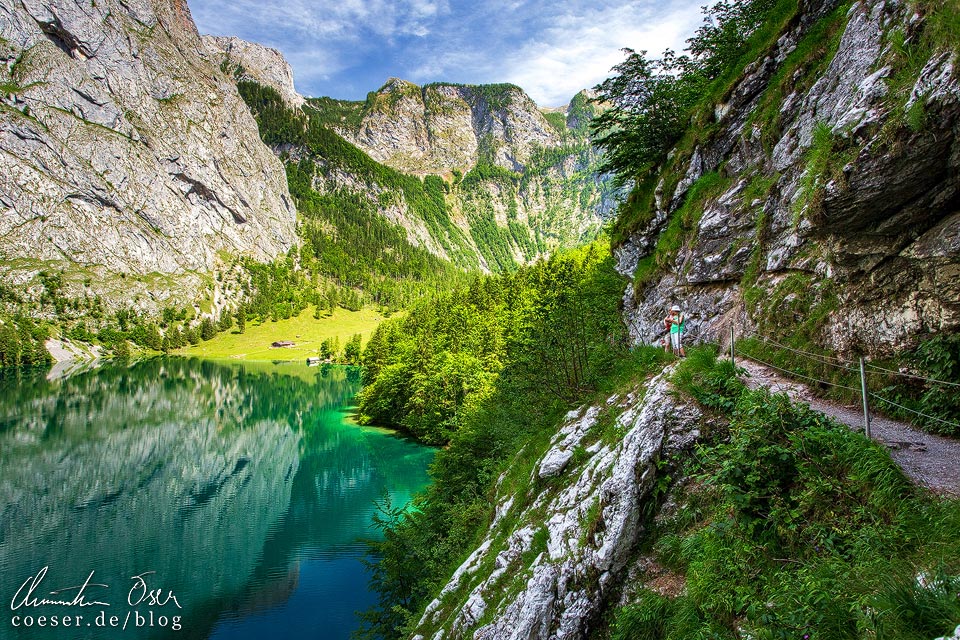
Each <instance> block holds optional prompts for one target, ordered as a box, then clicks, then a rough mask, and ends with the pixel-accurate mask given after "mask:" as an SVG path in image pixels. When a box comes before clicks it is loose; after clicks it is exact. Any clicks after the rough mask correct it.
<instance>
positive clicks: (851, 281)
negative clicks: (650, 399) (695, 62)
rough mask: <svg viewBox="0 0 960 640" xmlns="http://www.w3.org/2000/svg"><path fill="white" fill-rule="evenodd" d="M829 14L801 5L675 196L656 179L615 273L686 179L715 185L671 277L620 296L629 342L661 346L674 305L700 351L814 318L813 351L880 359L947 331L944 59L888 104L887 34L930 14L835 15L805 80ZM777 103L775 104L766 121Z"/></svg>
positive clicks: (949, 68) (951, 271) (959, 211)
mask: <svg viewBox="0 0 960 640" xmlns="http://www.w3.org/2000/svg"><path fill="white" fill-rule="evenodd" d="M838 5H839V3H838V2H835V1H834V0H813V1H810V2H807V3H805V5H804V7H803V10H802V12H801V14H800V18H799V19H797V20H795V21H794V22H793V23H792V25H791V26H790V27H789V28H788V30H787V32H786V33H784V35H783V36H782V37H781V38H780V40H779V41H778V42H777V43H776V45H775V46H774V47H773V49H772V50H771V51H769V52H768V53H767V54H766V55H765V56H764V57H762V58H761V59H760V60H757V61H756V62H755V63H754V64H752V65H750V66H749V67H748V68H747V69H746V70H745V72H744V77H743V78H742V80H741V81H740V82H739V83H738V84H737V85H736V86H735V87H734V88H733V90H732V91H731V92H730V93H729V95H728V96H727V98H726V100H725V103H724V104H719V105H717V107H716V110H715V121H716V124H715V133H713V134H712V135H711V136H710V137H709V138H708V139H707V140H706V141H702V142H701V143H700V144H698V145H697V146H696V147H695V148H694V149H693V150H692V152H684V150H680V149H678V150H677V151H676V152H675V157H677V158H681V159H682V162H681V163H679V164H678V166H679V167H680V171H679V176H680V177H681V178H680V179H679V181H676V182H675V183H676V184H677V187H676V188H675V189H674V190H672V192H671V189H670V187H669V186H668V185H669V184H670V180H669V179H666V178H668V177H666V176H665V179H664V180H663V181H661V183H660V185H659V186H658V188H657V191H656V192H655V197H654V203H655V204H654V211H653V212H652V215H651V216H650V217H649V218H650V220H649V222H648V223H647V224H645V225H643V226H641V227H640V228H638V229H636V230H634V232H633V233H632V235H631V236H630V237H629V238H627V239H626V240H625V241H624V242H623V243H622V244H621V245H620V246H619V248H618V250H617V251H618V257H619V263H620V267H619V268H620V271H621V272H622V273H623V274H625V275H633V274H634V273H635V272H636V270H637V266H638V264H640V263H641V261H642V260H643V259H644V258H645V257H647V256H651V255H652V254H653V252H654V247H655V244H656V241H657V238H658V236H659V234H660V233H661V231H662V230H663V229H664V228H665V227H666V225H667V222H668V219H669V217H670V216H671V215H672V214H673V213H674V212H676V211H677V210H678V209H679V208H680V206H681V205H682V204H683V201H684V198H685V197H686V195H687V193H688V192H689V190H690V187H691V186H692V185H693V184H695V183H696V181H697V180H698V179H700V178H701V177H702V176H704V175H706V174H708V173H711V172H718V173H719V175H720V176H721V180H722V181H723V187H724V188H723V190H722V193H721V194H720V195H718V196H717V197H714V198H710V199H708V200H707V201H706V202H704V203H702V204H701V205H700V206H699V207H698V208H697V211H696V213H697V214H700V213H702V215H701V216H700V218H699V221H698V223H697V227H696V230H695V233H694V234H693V235H692V236H691V237H689V238H688V239H687V242H686V243H685V244H684V246H683V248H682V249H681V250H680V251H679V253H678V254H677V256H676V257H675V259H674V260H673V261H672V262H671V264H670V265H669V267H668V268H667V269H666V270H664V272H660V273H657V274H656V275H655V276H654V277H645V278H640V279H638V280H637V281H635V283H634V285H632V286H631V287H630V288H629V289H628V290H627V292H626V294H625V296H624V304H625V307H626V314H625V315H626V319H627V323H628V325H629V328H630V332H631V335H632V337H633V339H634V341H635V342H653V341H655V340H657V339H658V337H659V334H660V332H661V328H660V327H661V324H660V320H661V319H662V317H663V315H664V313H665V309H666V308H668V306H669V305H671V304H673V303H680V304H681V305H683V306H684V308H685V309H686V311H687V313H688V316H689V317H690V319H691V329H692V337H698V338H709V339H717V338H720V339H723V337H724V336H725V335H726V334H727V331H728V327H729V326H730V324H731V323H732V324H733V325H734V326H736V327H737V328H738V330H739V331H740V332H742V333H747V334H750V333H753V332H756V331H760V332H761V333H767V334H769V333H771V332H772V333H776V332H781V333H783V334H786V333H788V332H790V331H794V330H796V328H797V327H801V326H803V325H804V323H807V324H808V325H809V322H810V317H811V315H813V314H822V315H823V316H824V319H823V321H822V323H821V324H820V325H819V326H817V327H815V328H814V329H815V331H814V333H815V335H814V336H812V338H811V339H812V341H814V342H816V343H817V344H819V345H822V346H824V347H826V348H829V349H832V350H836V351H839V352H848V351H851V350H863V351H866V352H868V353H871V354H874V355H879V354H885V353H889V352H892V351H897V350H901V349H904V348H909V347H911V346H914V345H915V344H916V341H917V340H918V339H920V337H922V336H924V335H929V334H932V333H936V332H944V331H956V330H958V329H960V174H958V171H957V170H958V168H960V143H958V141H957V139H958V138H957V133H958V131H960V84H958V73H957V60H956V56H955V55H954V54H952V53H950V52H949V51H942V52H937V53H935V54H934V55H933V57H931V58H930V59H929V60H928V61H926V64H925V65H924V67H923V69H922V71H921V72H920V74H919V76H918V77H916V78H914V79H913V80H912V81H913V87H912V88H911V89H909V96H908V99H907V100H906V104H902V96H901V98H900V101H899V102H898V98H897V96H893V95H891V88H890V87H891V85H892V82H893V76H894V75H896V73H897V69H896V66H897V64H900V62H898V60H897V57H896V55H895V53H894V52H893V51H892V48H893V46H894V45H893V44H892V43H893V40H894V36H893V34H897V33H899V34H902V35H904V37H906V38H907V41H908V42H911V41H916V40H917V39H918V38H920V37H921V35H920V34H921V31H922V29H923V28H924V24H925V18H924V17H923V16H921V15H917V14H914V13H913V12H912V10H907V8H906V7H905V6H904V5H903V4H902V3H890V2H884V1H883V0H861V1H860V2H856V3H854V4H853V5H852V7H851V8H850V10H849V12H847V13H846V15H843V16H842V21H843V25H842V36H841V37H840V39H839V44H838V46H837V48H836V52H835V54H834V55H833V57H832V59H830V60H829V64H827V65H825V68H823V69H822V70H816V67H815V64H816V63H819V62H821V61H820V60H819V59H818V60H815V61H813V62H811V63H806V64H800V65H797V66H791V64H793V63H792V58H791V54H793V52H795V51H796V50H797V49H798V47H800V46H803V44H804V40H805V39H806V38H809V37H813V36H811V34H815V33H816V32H815V26H816V24H817V21H818V20H821V19H822V18H823V17H824V16H827V15H828V14H830V12H832V11H835V10H836V7H837V6H838ZM784 77H786V78H787V79H788V80H787V81H786V82H785V83H784V80H783V78H784ZM782 87H785V88H783V89H782ZM776 90H782V93H783V95H782V99H779V100H777V101H776V103H775V104H774V107H775V108H774V109H773V110H768V111H764V109H763V107H764V104H765V102H764V101H765V99H768V98H769V96H768V92H771V91H776ZM910 113H912V114H913V116H914V121H913V122H911V121H910V120H909V118H908V114H910ZM768 116H769V117H770V118H773V119H775V120H774V121H771V122H767V121H766V120H763V118H764V117H768ZM918 119H919V120H920V121H919V122H917V121H916V120H918ZM815 147H816V149H815ZM825 147H826V148H825ZM814 153H820V154H821V156H822V157H826V158H827V160H826V162H825V163H824V164H826V168H824V167H823V166H820V167H818V166H817V163H816V162H814V161H813V160H812V158H813V154H814ZM758 186H759V187H760V188H758ZM807 328H808V329H809V328H810V327H809V326H808V327H807ZM805 330H806V329H805Z"/></svg>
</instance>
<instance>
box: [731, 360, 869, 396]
mask: <svg viewBox="0 0 960 640" xmlns="http://www.w3.org/2000/svg"><path fill="white" fill-rule="evenodd" d="M745 355H747V357H748V358H750V359H751V360H753V361H754V362H756V363H758V364H762V365H763V366H765V367H770V368H771V369H776V370H777V371H782V372H783V373H785V374H787V375H789V376H796V377H797V378H803V379H804V380H809V381H810V382H819V383H820V384H826V385H830V386H831V387H837V388H839V389H846V390H847V391H853V392H854V393H856V392H857V391H859V389H855V388H853V387H848V386H846V385H842V384H837V383H835V382H828V381H826V380H821V379H819V378H811V377H810V376H806V375H804V374H802V373H797V372H796V371H790V370H789V369H783V368H781V367H778V366H777V365H775V364H771V363H769V362H764V361H763V360H761V359H760V358H758V357H756V356H752V355H749V354H745Z"/></svg>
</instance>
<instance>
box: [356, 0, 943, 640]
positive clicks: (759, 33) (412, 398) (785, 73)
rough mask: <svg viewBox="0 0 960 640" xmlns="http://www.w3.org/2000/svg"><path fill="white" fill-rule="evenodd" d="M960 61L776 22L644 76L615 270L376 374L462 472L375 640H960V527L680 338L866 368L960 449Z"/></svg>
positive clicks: (871, 6) (892, 24)
mask: <svg viewBox="0 0 960 640" xmlns="http://www.w3.org/2000/svg"><path fill="white" fill-rule="evenodd" d="M958 43H960V5H958V3H957V2H954V1H951V2H945V3H944V2H923V1H912V2H911V1H907V2H888V1H886V0H860V1H857V2H841V1H838V0H752V1H746V2H737V3H725V2H721V3H717V4H715V5H711V6H710V7H709V8H707V20H705V22H704V25H703V26H702V27H701V29H700V30H698V32H697V33H696V35H695V36H694V38H693V39H692V40H691V41H690V49H689V50H688V51H687V53H686V54H684V55H678V54H676V53H673V52H667V53H666V54H665V55H664V56H663V57H662V58H659V59H652V58H649V57H648V56H647V54H646V53H636V52H632V51H630V52H628V55H627V58H626V60H625V61H624V62H623V63H622V64H621V65H619V66H618V67H617V68H616V69H615V75H614V76H612V77H611V78H610V79H609V80H607V81H606V82H604V83H603V84H602V85H601V86H600V87H599V88H598V97H599V98H600V99H601V100H602V101H604V102H605V103H606V104H607V105H608V107H609V108H608V109H607V110H605V111H604V112H603V113H602V114H600V115H599V116H598V117H597V119H596V120H595V121H594V125H593V129H594V133H595V138H594V141H595V142H596V143H597V144H599V146H600V147H601V148H602V149H603V151H604V163H603V167H604V169H606V170H607V171H610V172H612V173H614V174H615V175H616V180H617V182H618V183H619V184H622V185H625V186H626V187H627V188H629V189H630V195H629V197H628V198H627V199H626V201H625V202H624V203H623V205H621V206H620V207H619V209H618V212H617V218H616V221H615V223H614V226H613V229H612V235H613V238H612V245H613V246H612V249H613V252H614V255H613V257H612V258H611V257H610V256H604V255H603V253H602V252H599V253H597V252H596V248H594V249H593V250H591V251H588V250H586V249H585V250H583V252H582V253H578V254H558V255H555V256H554V257H553V258H551V260H550V261H549V262H547V263H544V264H539V265H536V266H534V267H531V268H526V269H520V270H519V271H518V273H516V274H514V275H512V276H510V277H494V278H490V279H487V280H485V281H482V282H477V283H474V284H473V285H472V286H471V287H470V288H468V289H463V290H460V291H459V292H454V293H453V294H451V295H452V297H450V298H443V299H442V300H441V301H440V302H439V307H438V310H436V311H435V312H434V311H433V310H432V309H431V308H430V307H426V306H425V307H423V308H418V309H416V310H415V311H414V312H413V313H411V315H410V316H409V317H408V318H406V319H404V320H400V321H393V322H389V323H386V324H384V325H382V326H381V327H380V329H379V330H378V331H377V334H376V335H375V336H374V339H373V340H371V342H370V345H369V346H368V348H367V351H366V352H365V354H364V356H365V362H367V363H368V370H367V372H368V376H367V378H366V379H365V387H364V390H363V392H362V393H361V396H360V400H361V411H362V412H363V414H364V415H366V416H367V417H369V418H372V419H375V420H378V421H385V422H389V423H392V424H395V425H398V426H400V427H402V428H405V429H407V430H408V431H410V432H411V433H413V434H415V435H417V436H418V437H421V438H424V439H426V440H430V441H439V442H446V443H448V446H447V447H446V448H445V449H444V450H442V451H441V452H439V453H438V456H437V459H436V462H435V464H434V467H433V470H432V475H433V479H434V483H433V484H432V486H431V487H430V489H429V490H428V491H427V493H426V494H425V495H423V496H421V498H420V499H419V501H418V502H417V503H416V508H415V509H413V510H408V511H403V510H401V509H396V508H394V507H393V506H392V505H390V504H385V505H383V509H382V517H381V519H380V521H379V522H378V524H379V525H380V526H381V527H382V528H383V529H384V530H385V532H386V539H385V541H384V542H382V543H379V544H377V545H376V552H377V554H378V557H380V558H381V560H380V562H379V563H378V565H377V567H376V574H375V577H374V586H375V588H376V589H377V590H378V592H379V593H380V596H381V600H380V604H379V606H377V607H375V608H373V609H371V610H370V611H368V612H367V613H366V614H365V623H366V633H367V636H365V637H371V638H373V637H378V636H383V637H396V638H410V639H411V640H427V639H429V640H448V639H460V638H475V639H490V640H494V639H496V640H502V639H507V638H509V639H516V640H519V639H524V640H527V639H533V638H535V639H538V640H548V639H549V640H553V639H560V638H569V639H571V640H572V639H574V638H578V639H579V638H611V639H616V640H626V639H634V638H650V639H656V640H662V639H667V638H670V639H674V638H676V639H680V638H700V637H703V638H731V639H732V638H744V637H749V638H831V639H833V638H836V639H848V638H849V639H853V638H881V637H883V638H903V639H907V638H909V639H917V640H919V639H921V638H923V639H927V638H930V639H932V638H935V637H937V636H941V635H942V636H949V635H950V634H951V633H954V634H956V631H954V630H955V629H956V628H957V624H958V623H960V601H958V600H957V597H956V593H957V591H958V587H960V555H958V551H957V550H958V548H960V547H958V546H957V540H960V505H958V502H957V500H956V499H955V498H951V497H949V496H947V497H938V496H935V495H932V494H931V493H930V492H929V491H928V490H927V489H925V488H924V487H921V486H918V485H917V484H914V483H913V482H912V481H911V480H910V479H909V478H908V477H906V476H905V475H904V473H903V471H902V470H901V469H900V468H899V467H897V465H896V464H894V463H893V461H892V460H891V458H890V455H889V453H888V451H887V450H886V447H885V446H884V445H882V444H880V443H877V442H872V441H870V440H869V439H867V438H865V437H864V436H863V435H862V434H860V433H855V432H852V431H851V430H850V429H848V428H847V427H846V426H843V425H840V424H838V423H836V422H833V421H832V420H830V419H828V418H826V417H825V416H824V415H823V414H819V413H816V412H814V411H812V410H810V409H809V408H808V407H804V406H801V405H796V404H792V403H791V402H790V401H789V400H788V399H787V398H786V397H785V396H771V395H770V393H769V392H767V391H765V390H759V391H750V390H748V389H747V388H746V387H745V386H744V384H743V383H742V382H741V380H740V378H741V377H742V375H743V372H742V371H738V370H737V368H736V367H735V366H734V364H733V363H732V362H730V361H729V360H726V361H721V360H718V358H717V347H716V345H712V346H711V345H707V346H704V347H692V346H691V347H689V348H688V349H689V350H688V356H689V357H688V358H686V360H684V361H682V362H679V363H674V362H673V360H672V357H670V356H668V355H665V353H664V351H663V348H662V347H661V346H659V338H660V337H661V335H662V331H663V324H662V318H663V315H664V313H665V311H666V309H667V308H669V306H670V305H672V304H675V303H678V304H681V305H683V307H684V310H685V311H686V313H687V316H688V318H689V320H688V322H689V325H688V326H689V329H690V331H689V333H688V336H687V337H688V339H692V340H691V341H714V342H716V341H720V340H724V339H725V338H726V336H727V335H728V332H729V331H730V330H731V328H732V329H734V330H735V332H736V333H737V334H738V337H739V338H740V339H741V340H743V342H744V345H745V347H746V345H750V348H751V349H752V350H753V351H755V352H757V353H759V354H760V355H762V356H764V357H767V358H771V359H773V360H774V361H775V362H777V363H779V364H780V365H781V366H783V367H786V368H791V369H793V370H794V371H796V372H797V373H800V374H801V375H804V374H806V375H811V376H814V377H816V378H820V379H826V380H828V381H832V382H828V384H826V385H824V386H823V389H822V390H830V389H833V390H834V391H836V390H838V389H840V390H841V391H842V389H841V388H840V387H837V386H829V385H831V384H832V385H838V384H839V385H841V386H850V384H851V379H849V376H850V374H849V371H848V370H847V369H846V368H845V367H844V366H838V363H840V364H841V365H843V363H844V362H849V360H846V359H848V358H851V357H855V355H859V354H865V355H867V356H868V357H869V358H870V359H871V361H872V362H880V363H884V366H886V367H889V370H890V371H891V372H892V373H894V374H897V373H898V372H899V373H905V374H907V376H911V375H912V376H917V375H922V376H926V377H928V378H930V377H932V378H938V379H939V380H941V381H943V382H944V386H937V385H935V384H932V383H931V382H930V381H929V380H928V381H927V382H922V381H921V380H920V378H912V379H911V378H905V380H906V381H904V380H899V381H897V380H894V378H893V377H891V376H889V375H886V376H884V375H881V376H878V377H877V378H876V380H873V382H872V383H877V384H884V385H889V386H887V387H886V388H885V391H886V392H888V393H889V394H893V395H895V396H896V397H897V398H898V399H899V400H900V401H901V402H904V403H906V404H907V405H908V406H909V407H913V408H915V409H919V410H922V411H924V412H926V413H928V414H930V415H933V416H935V420H939V422H935V421H931V422H929V423H924V422H923V421H922V420H921V421H920V423H921V424H922V426H924V427H925V428H927V429H930V430H934V431H940V432H943V433H952V434H953V435H954V436H956V435H957V434H960V428H956V425H957V424H960V406H958V404H957V401H956V397H955V394H953V393H952V390H953V388H954V387H948V386H945V385H956V384H958V383H960V379H958V378H957V373H958V371H960V337H958V335H957V321H958V316H957V312H958V310H960V292H958V290H957V288H956V283H957V282H958V280H957V278H956V275H957V272H956V269H957V264H958V260H960V244H958V241H960V227H958V221H960V210H958V194H957V187H958V181H957V180H958V177H957V176H958V173H957V167H958V158H960V154H958V143H957V135H956V134H957V127H958V120H957V118H958V117H960V106H958V99H960V88H958V71H957V57H958V53H960V50H958V49H960V45H958ZM641 44H642V43H638V45H641ZM345 115H346V114H345ZM356 126H359V125H356ZM614 264H615V266H616V269H617V271H619V273H620V274H621V275H622V276H623V278H624V280H622V281H621V282H622V284H623V285H625V288H626V291H625V294H624V296H623V298H622V300H621V307H620V308H619V309H613V308H611V307H610V306H608V305H606V304H604V302H603V301H604V300H605V299H606V297H607V296H609V295H611V294H610V291H611V290H616V289H617V286H616V285H617V282H616V280H615V279H613V280H611V277H612V274H611V273H610V269H612V268H613V267H614ZM526 305H530V306H526ZM511 313H516V318H515V319H512V320H507V319H505V318H507V317H509V316H510V314H511ZM434 314H435V315H434ZM621 314H622V315H621ZM611 317H621V318H622V319H623V320H624V322H625V325H619V324H617V323H611V322H608V321H607V320H608V319H609V318H611ZM586 319H589V322H585V321H584V320H586ZM501 322H502V323H503V324H502V325H501ZM477 335H484V336H490V337H491V341H490V342H485V341H483V340H479V339H477V338H476V336H477ZM754 337H760V338H768V339H770V340H775V341H777V343H778V344H781V345H783V346H784V347H785V348H782V347H780V348H776V349H771V348H769V347H766V346H764V344H765V343H761V342H758V341H757V340H755V339H754V340H752V341H751V340H750V338H754ZM653 342H655V343H656V344H655V346H651V345H650V343H653ZM766 344H768V345H769V344H770V343H769V342H767V343H766ZM763 349H767V351H763ZM800 350H802V351H803V352H804V354H803V355H804V357H805V358H806V362H807V364H806V365H804V364H803V363H802V362H801V358H798V357H797V354H798V353H799V351H800ZM841 358H842V359H841ZM811 363H812V364H811ZM838 372H839V373H838ZM845 376H846V377H845ZM853 380H856V379H855V378H853ZM951 425H953V426H951Z"/></svg>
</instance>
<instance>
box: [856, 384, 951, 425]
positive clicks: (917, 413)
mask: <svg viewBox="0 0 960 640" xmlns="http://www.w3.org/2000/svg"><path fill="white" fill-rule="evenodd" d="M870 396H871V397H872V398H876V399H877V400H879V401H881V402H885V403H887V404H889V405H893V406H894V407H897V408H898V409H902V410H903V411H909V412H910V413H914V414H916V415H918V416H921V417H923V418H926V419H927V420H933V421H934V422H939V423H941V424H945V425H948V426H951V427H953V428H954V429H960V424H957V423H956V422H950V421H949V420H944V419H943V418H938V417H936V416H931V415H928V414H926V413H923V412H922V411H917V410H916V409H911V408H910V407H905V406H903V405H902V404H899V403H897V402H894V401H893V400H889V399H887V398H884V397H883V396H878V395H877V394H875V393H873V392H872V391H871V392H870Z"/></svg>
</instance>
